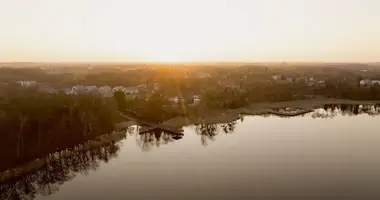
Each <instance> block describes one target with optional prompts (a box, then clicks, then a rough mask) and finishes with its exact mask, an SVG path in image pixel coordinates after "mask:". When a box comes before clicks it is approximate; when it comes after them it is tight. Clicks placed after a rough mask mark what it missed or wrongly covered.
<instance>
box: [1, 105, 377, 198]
mask: <svg viewBox="0 0 380 200" xmlns="http://www.w3.org/2000/svg"><path fill="white" fill-rule="evenodd" d="M354 109H355V108H354ZM326 110H327V111H326ZM326 110H324V109H319V110H316V112H314V113H309V114H307V115H305V116H298V117H292V118H281V117H276V116H266V117H263V116H252V117H245V118H244V120H243V121H237V122H235V123H230V124H223V125H199V126H197V127H196V126H192V127H185V128H184V136H183V138H180V137H174V136H171V135H167V134H166V135H159V134H156V135H155V134H151V135H149V134H148V135H138V134H135V133H133V131H130V132H131V133H128V134H127V137H126V139H124V140H122V141H120V142H118V143H115V144H110V145H107V146H104V147H103V148H100V149H96V150H92V151H88V152H82V153H79V152H78V153H75V152H74V153H73V155H72V156H71V157H69V158H67V159H64V160H63V161H61V162H60V163H59V164H55V165H51V166H50V167H45V168H43V169H40V170H39V171H37V172H35V173H33V174H31V175H29V176H27V177H24V178H23V179H21V180H18V181H16V182H15V181H13V182H11V183H8V182H7V183H2V184H3V185H2V187H3V188H2V192H7V193H12V194H14V195H13V196H12V195H11V196H12V198H14V199H16V197H17V195H18V196H23V197H28V198H30V199H33V198H34V197H35V199H55V200H67V199H107V200H113V199H236V198H240V199H243V198H246V199H253V198H257V199H277V198H278V199H287V198H288V199H379V198H380V125H379V121H380V118H379V117H378V116H375V115H376V113H377V112H375V111H374V110H372V111H373V112H372V111H371V110H369V111H367V112H368V113H372V116H371V115H368V114H360V111H358V112H354V111H352V110H351V111H349V112H347V111H343V113H342V110H335V111H333V110H331V109H330V108H326ZM346 110H347V109H346ZM34 195H35V196H34ZM9 197H10V196H8V198H9Z"/></svg>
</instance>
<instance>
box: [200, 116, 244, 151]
mask: <svg viewBox="0 0 380 200" xmlns="http://www.w3.org/2000/svg"><path fill="white" fill-rule="evenodd" d="M236 123H237V122H236V121H234V122H230V123H224V124H197V125H195V132H196V133H197V134H198V135H200V136H201V144H202V145H203V146H207V144H208V143H207V142H208V141H215V136H217V135H218V134H219V133H220V132H221V131H222V132H223V133H225V134H229V133H233V132H234V130H235V127H236Z"/></svg>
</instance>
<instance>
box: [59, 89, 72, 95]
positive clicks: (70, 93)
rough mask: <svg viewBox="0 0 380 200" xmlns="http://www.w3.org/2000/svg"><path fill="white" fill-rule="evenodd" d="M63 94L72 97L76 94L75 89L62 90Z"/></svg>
mask: <svg viewBox="0 0 380 200" xmlns="http://www.w3.org/2000/svg"><path fill="white" fill-rule="evenodd" d="M61 91H62V92H63V93H65V94H67V95H72V94H74V92H73V89H72V88H65V89H63V90H61Z"/></svg>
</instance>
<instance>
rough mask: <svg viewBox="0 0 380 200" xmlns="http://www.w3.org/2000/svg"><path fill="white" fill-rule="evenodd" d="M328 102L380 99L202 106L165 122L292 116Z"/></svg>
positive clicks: (186, 123) (185, 123)
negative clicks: (269, 115)
mask: <svg viewBox="0 0 380 200" xmlns="http://www.w3.org/2000/svg"><path fill="white" fill-rule="evenodd" d="M327 104H349V105H374V104H380V101H355V100H347V99H328V98H314V99H308V100H297V101H283V102H270V103H268V102H266V103H253V104H251V105H249V106H246V107H242V108H238V109H210V108H200V109H198V110H196V111H192V110H189V112H188V115H187V117H175V118H172V119H170V120H167V121H166V122H165V124H168V125H171V126H174V127H183V126H190V125H194V124H217V123H230V122H233V121H236V120H239V119H240V118H241V117H242V116H246V115H250V116H251V115H266V114H273V115H279V116H289V117H292V116H298V115H303V114H306V113H309V112H312V111H313V110H314V109H317V108H321V107H323V106H324V105H327ZM281 108H298V109H300V111H299V112H293V113H283V112H279V111H277V110H278V109H281Z"/></svg>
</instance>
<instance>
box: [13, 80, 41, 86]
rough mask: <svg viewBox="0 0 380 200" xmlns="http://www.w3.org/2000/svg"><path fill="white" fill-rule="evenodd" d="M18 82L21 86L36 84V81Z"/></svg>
mask: <svg viewBox="0 0 380 200" xmlns="http://www.w3.org/2000/svg"><path fill="white" fill-rule="evenodd" d="M17 83H18V84H20V85H21V87H33V86H36V85H37V82H36V81H17Z"/></svg>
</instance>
